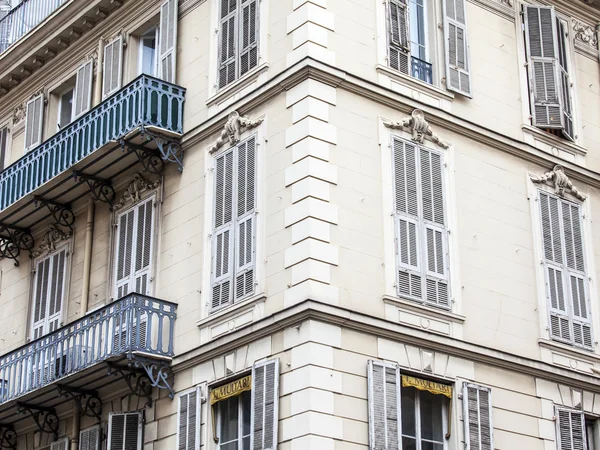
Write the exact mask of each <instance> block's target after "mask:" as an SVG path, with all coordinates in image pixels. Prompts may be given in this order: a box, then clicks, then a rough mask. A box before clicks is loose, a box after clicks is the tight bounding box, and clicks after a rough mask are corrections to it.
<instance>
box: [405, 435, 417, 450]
mask: <svg viewBox="0 0 600 450" xmlns="http://www.w3.org/2000/svg"><path fill="white" fill-rule="evenodd" d="M402 450H417V441H416V439H414V438H409V437H406V436H403V437H402Z"/></svg>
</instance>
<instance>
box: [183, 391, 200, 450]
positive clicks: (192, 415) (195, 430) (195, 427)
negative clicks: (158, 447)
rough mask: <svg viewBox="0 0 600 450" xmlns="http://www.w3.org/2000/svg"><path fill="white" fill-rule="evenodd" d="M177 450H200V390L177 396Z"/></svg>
mask: <svg viewBox="0 0 600 450" xmlns="http://www.w3.org/2000/svg"><path fill="white" fill-rule="evenodd" d="M177 421H178V422H177V423H178V424H179V425H178V439H177V442H178V444H177V450H198V449H199V448H200V423H201V421H200V388H199V387H198V388H196V389H195V390H193V391H192V392H188V393H187V394H181V395H180V396H179V410H178V417H177Z"/></svg>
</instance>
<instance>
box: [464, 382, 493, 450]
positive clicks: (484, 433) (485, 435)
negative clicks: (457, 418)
mask: <svg viewBox="0 0 600 450" xmlns="http://www.w3.org/2000/svg"><path fill="white" fill-rule="evenodd" d="M463 417H464V420H463V423H464V427H465V444H466V448H467V450H493V449H494V445H493V429H492V401H491V391H490V389H489V388H486V387H483V386H479V385H476V384H470V383H466V382H465V383H464V384H463Z"/></svg>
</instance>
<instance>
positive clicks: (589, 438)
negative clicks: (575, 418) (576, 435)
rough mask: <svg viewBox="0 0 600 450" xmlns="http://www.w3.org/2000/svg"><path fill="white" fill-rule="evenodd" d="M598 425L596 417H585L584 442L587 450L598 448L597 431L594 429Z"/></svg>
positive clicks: (596, 449)
mask: <svg viewBox="0 0 600 450" xmlns="http://www.w3.org/2000/svg"><path fill="white" fill-rule="evenodd" d="M597 426H598V419H596V418H590V417H586V418H585V442H586V444H587V450H598V449H599V448H600V447H598V441H597V440H598V434H597V433H598V432H597V431H596V429H597Z"/></svg>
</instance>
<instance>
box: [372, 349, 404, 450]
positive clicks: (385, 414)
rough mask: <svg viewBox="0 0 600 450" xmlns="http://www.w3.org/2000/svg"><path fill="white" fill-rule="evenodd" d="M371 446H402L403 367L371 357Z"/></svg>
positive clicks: (396, 449)
mask: <svg viewBox="0 0 600 450" xmlns="http://www.w3.org/2000/svg"><path fill="white" fill-rule="evenodd" d="M368 383H369V386H368V389H369V391H368V400H369V449H370V450H380V449H385V450H399V449H401V448H402V446H401V439H402V429H401V428H402V425H401V423H402V422H401V419H400V390H401V388H400V386H401V385H400V369H399V368H398V366H397V365H392V364H386V363H382V362H380V361H371V360H370V361H369V366H368Z"/></svg>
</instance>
